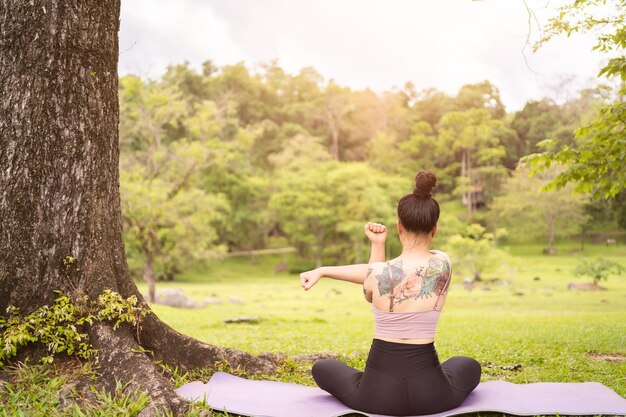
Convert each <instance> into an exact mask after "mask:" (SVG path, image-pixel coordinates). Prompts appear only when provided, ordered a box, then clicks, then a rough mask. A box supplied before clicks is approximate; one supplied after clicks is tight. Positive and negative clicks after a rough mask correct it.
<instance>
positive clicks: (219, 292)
mask: <svg viewBox="0 0 626 417" xmlns="http://www.w3.org/2000/svg"><path fill="white" fill-rule="evenodd" d="M574 246H575V245H574ZM575 247H576V246H575ZM568 249H571V248H568V247H567V246H564V248H563V250H562V253H564V254H563V255H557V256H545V255H542V254H541V245H536V246H532V245H524V246H518V247H511V248H509V252H510V253H511V255H512V257H513V258H514V260H515V268H516V270H515V272H514V274H513V275H511V274H509V275H508V276H507V277H506V278H504V277H503V278H502V279H503V280H504V279H507V281H508V282H507V284H506V285H503V284H502V283H498V284H493V285H488V286H486V288H488V290H487V289H483V288H482V287H481V286H479V287H477V288H474V289H473V290H471V291H468V290H466V289H464V288H463V285H462V283H461V281H462V277H461V276H460V275H458V274H457V275H455V276H453V285H452V289H451V291H450V295H449V296H448V300H447V304H446V306H445V308H444V312H443V314H442V316H441V320H440V323H439V327H438V334H437V339H436V342H435V343H436V346H437V349H438V352H439V356H440V359H441V360H442V361H443V360H445V359H446V358H448V357H451V356H454V355H467V356H472V357H475V358H476V359H477V360H478V361H479V362H481V363H482V364H483V378H482V380H483V381H487V380H493V379H504V380H507V381H511V382H516V383H526V382H539V381H563V382H565V381H570V382H578V381H599V382H602V383H603V384H605V385H607V386H609V387H611V388H612V389H614V390H615V391H616V392H618V393H619V394H620V395H622V396H626V378H625V377H624V376H626V361H624V360H621V361H617V360H607V359H601V357H602V356H605V357H610V358H608V359H611V358H620V357H621V358H622V359H623V358H624V357H626V276H613V277H611V278H609V280H608V281H606V282H605V283H603V285H604V286H605V287H606V288H607V289H608V290H607V291H597V292H573V291H568V290H566V288H567V283H568V282H573V281H578V282H580V281H584V280H585V279H584V278H576V277H574V276H573V269H574V268H575V267H576V265H577V264H578V263H579V262H580V259H581V258H582V257H585V258H590V257H595V256H598V255H602V256H604V257H606V258H608V259H612V260H615V261H618V262H620V263H622V264H623V265H626V248H623V247H608V248H607V247H605V246H603V245H596V246H591V245H587V248H586V250H585V252H583V253H575V254H568V253H567V250H568ZM276 261H277V260H276V258H274V259H267V258H264V259H262V260H259V261H258V263H249V262H247V261H243V260H241V259H239V260H236V261H235V260H227V261H225V262H223V263H222V264H219V265H216V266H214V267H213V268H212V270H210V271H209V272H207V273H195V274H187V275H185V276H183V277H181V279H180V280H179V281H177V282H167V283H166V282H164V283H159V284H158V288H161V289H162V288H167V287H173V288H182V289H184V291H185V293H186V294H187V295H189V296H190V297H191V298H193V299H195V300H198V301H201V300H203V299H205V298H219V299H220V300H222V301H223V302H222V303H221V304H212V305H208V306H206V307H204V308H201V309H192V310H185V309H176V308H171V307H166V306H161V305H154V306H153V308H154V310H155V311H156V313H157V314H158V315H159V316H160V317H161V318H162V319H163V320H164V321H165V322H167V323H169V324H170V325H171V326H173V327H174V328H175V329H177V330H179V331H181V332H183V333H185V334H188V335H190V336H193V337H195V338H197V339H200V340H203V341H206V342H209V343H213V344H217V345H221V346H228V347H232V348H236V349H240V350H244V351H247V352H250V353H255V354H256V353H261V352H284V353H286V354H287V355H290V356H291V355H301V354H309V353H318V352H334V353H340V354H342V355H345V359H346V360H347V361H348V362H349V363H351V364H353V365H355V366H361V367H362V366H364V362H365V359H366V356H367V352H368V350H369V345H370V343H371V338H372V334H373V318H372V314H371V307H370V305H369V304H368V303H366V302H365V301H364V300H363V297H362V293H361V289H360V288H359V287H358V286H355V285H354V284H349V283H344V282H338V281H333V280H322V281H321V282H320V283H319V284H318V285H316V286H315V287H314V288H313V289H311V290H310V291H308V292H305V291H303V290H302V289H301V288H300V287H299V285H298V276H297V275H295V274H286V273H285V274H278V275H275V274H273V273H272V272H271V267H272V265H273V264H275V262H276ZM453 275H454V273H453ZM535 277H538V278H539V280H535ZM139 286H140V288H142V289H145V287H144V286H143V284H141V283H140V284H139ZM231 297H234V298H236V300H233V301H235V302H230V301H229V299H230V298H231ZM242 316H250V317H254V318H257V319H259V323H258V324H226V323H224V322H223V321H224V320H226V319H229V318H236V317H242ZM520 365H521V366H520ZM511 368H513V369H511ZM305 371H306V370H305ZM305 371H303V372H299V373H296V374H290V372H286V373H285V374H282V375H280V376H279V377H278V379H281V380H290V381H291V380H295V381H297V382H301V383H305V384H309V385H313V381H312V380H311V378H310V376H309V374H308V372H305Z"/></svg>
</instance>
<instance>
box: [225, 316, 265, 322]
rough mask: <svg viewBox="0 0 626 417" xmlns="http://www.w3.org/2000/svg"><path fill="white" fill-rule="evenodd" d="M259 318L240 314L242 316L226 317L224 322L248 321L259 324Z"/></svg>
mask: <svg viewBox="0 0 626 417" xmlns="http://www.w3.org/2000/svg"><path fill="white" fill-rule="evenodd" d="M260 321H261V320H260V319H259V318H258V317H251V316H242V317H235V318H232V319H226V320H224V323H228V324H231V323H249V324H259V322H260Z"/></svg>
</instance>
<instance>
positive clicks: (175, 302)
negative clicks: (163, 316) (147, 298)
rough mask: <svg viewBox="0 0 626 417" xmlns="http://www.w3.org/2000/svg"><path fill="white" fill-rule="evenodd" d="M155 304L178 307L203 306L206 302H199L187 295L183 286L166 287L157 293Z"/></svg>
mask: <svg viewBox="0 0 626 417" xmlns="http://www.w3.org/2000/svg"><path fill="white" fill-rule="evenodd" d="M154 302H155V304H161V305H165V306H170V307H177V308H202V307H204V303H198V302H196V301H193V300H191V299H190V298H189V297H187V296H186V295H185V292H184V291H183V290H182V289H181V288H166V289H163V290H159V291H157V293H156V297H155V300H154Z"/></svg>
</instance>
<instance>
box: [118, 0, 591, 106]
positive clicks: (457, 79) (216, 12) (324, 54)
mask: <svg viewBox="0 0 626 417" xmlns="http://www.w3.org/2000/svg"><path fill="white" fill-rule="evenodd" d="M529 4H530V5H531V7H532V8H533V9H534V10H535V11H536V13H537V17H538V19H540V21H542V22H545V21H546V19H547V18H548V17H549V16H552V15H553V14H554V13H555V11H554V7H555V6H554V5H551V8H549V9H546V8H544V6H545V1H539V0H533V1H530V2H529ZM527 33H528V14H527V12H526V9H525V7H524V3H523V2H522V1H521V0H498V1H496V0H493V1H490V0H484V1H480V2H476V1H470V0H446V1H441V0H392V1H385V0H315V1H313V0H263V1H259V0H211V1H202V0H178V1H176V2H171V1H170V2H167V1H165V0H151V1H147V0H132V1H126V2H123V9H122V29H121V34H120V37H121V38H120V39H121V41H120V49H121V50H122V51H123V50H124V49H127V48H129V47H131V46H132V48H130V49H129V50H127V51H125V52H123V53H122V54H121V55H120V72H121V73H125V72H129V71H132V72H137V71H139V72H140V73H146V72H148V73H150V74H151V75H158V74H160V73H161V72H162V71H163V69H164V68H165V66H166V65H167V64H170V63H180V62H182V61H183V60H189V61H190V62H191V63H192V64H194V65H195V66H196V67H199V64H200V63H201V62H203V61H205V60H207V59H211V60H213V61H214V62H215V63H216V64H218V65H224V64H229V63H234V62H237V61H242V60H243V61H246V62H247V63H249V64H255V63H258V62H265V61H269V60H271V59H278V60H279V62H280V64H281V65H282V66H283V67H284V68H285V69H287V70H288V71H291V72H295V71H297V70H299V69H300V68H302V67H304V66H313V67H315V68H316V69H317V70H318V71H319V72H320V73H321V74H322V75H323V76H324V77H325V78H327V79H329V78H334V79H335V80H336V81H337V82H339V83H341V84H345V85H349V86H351V87H353V88H365V87H371V88H372V89H374V90H376V91H383V90H388V89H390V88H391V87H393V86H394V85H396V86H402V85H404V83H405V82H407V81H411V82H413V83H414V84H415V85H416V86H417V87H418V88H427V87H435V88H438V89H440V90H443V91H446V92H448V93H451V94H454V93H456V91H458V89H459V88H460V87H461V86H462V85H463V84H467V83H472V82H480V81H482V80H485V79H488V80H490V81H492V82H493V83H494V84H495V85H496V86H497V87H498V88H499V89H500V91H501V94H502V97H503V100H504V102H505V104H506V105H507V107H508V108H509V109H519V108H520V107H521V106H523V104H524V102H525V101H526V100H528V99H530V98H541V97H543V96H545V95H546V94H551V90H550V89H548V88H546V86H548V85H550V84H554V83H556V82H557V81H558V79H559V77H561V78H562V74H573V75H575V76H576V80H577V83H574V84H573V85H571V86H570V88H578V87H580V86H581V85H582V84H583V83H584V82H586V81H587V80H588V79H589V78H590V77H593V76H595V75H596V73H597V71H598V66H599V61H600V59H601V58H602V57H601V56H600V55H599V54H594V53H592V52H591V47H592V45H593V42H592V38H591V36H577V37H573V38H570V39H557V40H554V41H552V42H550V43H548V44H547V45H545V46H544V47H543V48H541V49H540V50H539V52H538V53H537V54H533V53H532V52H531V51H530V48H526V57H527V60H528V62H529V65H530V69H529V68H528V67H527V66H526V63H525V61H524V57H523V55H522V52H521V49H522V47H523V45H524V42H525V39H526V36H527ZM532 33H533V34H534V35H536V34H537V27H536V26H534V27H533V31H532ZM134 42H136V44H135V45H134V46H133V43H134Z"/></svg>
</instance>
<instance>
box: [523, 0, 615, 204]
mask: <svg viewBox="0 0 626 417" xmlns="http://www.w3.org/2000/svg"><path fill="white" fill-rule="evenodd" d="M598 6H601V7H598ZM589 31H593V32H594V33H595V34H597V44H596V45H595V46H594V49H595V50H598V51H600V52H603V53H606V54H608V55H609V56H610V59H609V60H608V62H607V63H606V65H605V66H604V67H603V68H602V69H601V70H600V72H599V74H598V77H606V78H608V79H609V80H612V79H617V80H618V84H617V85H616V86H615V87H613V88H610V90H611V91H612V94H611V95H610V96H608V97H605V99H604V100H603V102H602V103H601V107H600V110H599V112H597V114H596V116H595V118H594V119H593V120H592V121H590V122H588V123H586V124H585V125H583V126H582V127H579V128H578V129H577V130H576V131H575V141H573V142H572V143H567V142H563V141H560V140H559V138H553V137H550V138H546V139H549V140H547V141H544V142H543V143H542V145H543V146H542V147H543V148H544V152H543V153H541V154H536V155H532V157H529V158H527V160H528V162H529V163H530V164H531V165H532V166H533V167H534V169H535V170H536V171H541V170H544V169H547V168H549V167H550V165H551V164H555V163H556V164H560V165H562V166H564V167H565V169H564V170H563V171H562V172H561V173H560V174H559V175H558V176H557V177H556V178H555V179H554V180H553V181H552V182H551V184H550V186H551V187H557V188H558V187H563V186H565V184H568V183H574V184H575V185H576V189H577V190H579V191H583V192H590V193H592V194H593V195H594V197H596V198H597V199H602V198H605V199H606V198H610V197H615V196H616V195H617V194H618V193H619V192H620V191H621V190H623V189H624V188H626V169H624V165H625V164H626V135H625V134H624V132H625V127H626V102H624V97H625V96H626V83H625V81H626V54H625V52H624V51H625V50H626V1H625V0H575V1H569V2H567V3H566V4H565V5H563V6H561V7H560V8H559V13H558V14H557V15H556V16H555V17H553V18H552V19H551V20H550V22H549V24H548V25H547V27H546V30H545V32H544V35H543V36H542V38H541V40H540V41H539V42H538V43H537V44H536V45H535V48H538V47H540V46H541V45H542V44H544V43H545V42H548V41H549V40H550V39H552V38H553V37H555V36H559V35H566V36H570V35H571V34H573V33H580V32H589Z"/></svg>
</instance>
